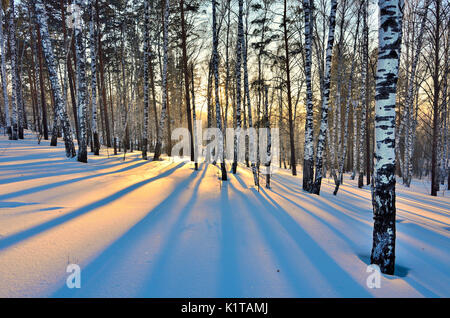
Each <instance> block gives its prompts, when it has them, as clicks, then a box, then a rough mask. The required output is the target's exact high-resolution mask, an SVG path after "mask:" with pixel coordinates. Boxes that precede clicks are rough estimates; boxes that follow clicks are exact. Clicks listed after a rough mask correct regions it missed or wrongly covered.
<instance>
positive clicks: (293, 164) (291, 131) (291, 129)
mask: <svg viewBox="0 0 450 318" xmlns="http://www.w3.org/2000/svg"><path fill="white" fill-rule="evenodd" d="M305 14H306V13H305ZM305 25H306V24H305ZM283 31H284V33H283V34H284V49H285V54H286V56H285V60H284V61H285V64H286V87H287V100H288V114H289V139H290V146H291V147H290V150H291V169H292V175H293V176H296V175H297V161H296V159H295V140H294V121H293V116H292V97H291V72H290V66H289V41H288V30H287V0H284V10H283ZM311 168H312V167H311ZM311 179H312V175H311ZM311 182H312V180H311Z"/></svg>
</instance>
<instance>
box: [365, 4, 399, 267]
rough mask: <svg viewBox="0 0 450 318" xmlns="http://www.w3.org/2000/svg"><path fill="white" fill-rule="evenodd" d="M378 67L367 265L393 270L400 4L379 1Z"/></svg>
mask: <svg viewBox="0 0 450 318" xmlns="http://www.w3.org/2000/svg"><path fill="white" fill-rule="evenodd" d="M378 6H379V8H380V11H379V29H378V41H379V44H378V65H377V76H376V97H375V169H374V186H373V189H372V192H373V193H372V203H373V213H374V228H373V245H372V253H371V257H370V262H371V263H372V264H377V265H378V266H379V267H380V269H381V272H382V273H385V274H389V275H393V274H394V269H395V98H396V91H397V79H398V65H399V58H400V47H401V34H402V27H401V25H402V23H401V21H402V11H403V1H402V0H387V1H381V0H379V1H378Z"/></svg>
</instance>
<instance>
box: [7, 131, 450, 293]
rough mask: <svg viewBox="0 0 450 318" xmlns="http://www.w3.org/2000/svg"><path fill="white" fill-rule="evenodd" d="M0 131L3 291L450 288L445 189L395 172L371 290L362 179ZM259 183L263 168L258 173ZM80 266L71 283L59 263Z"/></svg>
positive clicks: (449, 200) (366, 191) (368, 209)
mask: <svg viewBox="0 0 450 318" xmlns="http://www.w3.org/2000/svg"><path fill="white" fill-rule="evenodd" d="M63 147H64V146H63V143H62V141H61V140H59V141H58V147H50V146H49V142H48V141H42V142H41V144H40V145H38V144H37V140H36V137H35V136H34V135H32V134H27V135H26V139H25V140H21V141H8V140H7V138H6V137H5V136H1V137H0V286H1V288H0V297H47V296H50V297H374V296H375V297H423V296H425V297H449V296H450V196H449V192H444V191H441V192H439V196H438V197H431V196H429V195H428V194H427V193H428V191H429V188H430V186H429V181H423V180H422V181H420V180H414V182H413V184H412V186H411V188H410V189H408V188H405V187H404V186H403V185H401V184H400V182H399V183H398V185H397V246H396V254H397V255H396V275H395V276H385V275H382V277H381V286H380V288H378V289H370V288H368V287H367V285H366V280H367V277H368V276H369V275H370V273H367V272H366V269H367V265H368V263H369V255H370V250H371V244H372V225H373V221H372V205H371V199H370V197H371V194H370V188H369V187H367V186H366V187H364V188H363V189H358V188H357V186H356V182H357V181H356V180H355V181H352V180H349V176H348V175H345V177H344V185H342V186H341V188H340V190H339V193H338V194H337V196H333V194H332V192H333V189H334V185H333V183H332V180H329V179H326V180H324V182H323V185H322V192H321V195H320V196H317V195H313V194H309V193H305V192H303V191H302V189H301V177H300V176H297V177H293V176H291V175H290V173H289V171H285V170H280V171H279V172H278V173H277V174H275V175H273V177H272V189H271V190H267V189H265V188H264V187H263V186H262V187H261V189H260V190H259V191H258V189H257V188H255V187H254V186H252V176H251V172H250V171H249V170H248V169H247V168H245V167H239V168H238V174H237V175H232V174H229V175H228V176H229V181H227V182H221V181H220V180H219V178H218V175H219V169H218V168H217V167H216V166H214V165H205V164H201V165H200V169H199V171H195V170H194V169H193V164H191V163H182V162H174V161H171V160H170V159H167V158H166V159H165V160H163V161H158V162H152V161H143V160H141V157H140V152H133V153H129V154H127V155H126V158H125V160H123V159H124V158H123V154H122V155H117V156H113V155H111V154H112V151H111V149H110V150H109V154H108V151H107V150H106V149H102V150H101V155H100V156H98V157H95V156H91V155H90V156H89V163H88V164H83V163H79V162H77V161H76V158H74V159H70V160H68V159H66V158H65V153H64V148H63ZM261 184H262V185H264V180H262V181H261ZM71 263H75V264H79V265H80V267H81V288H80V289H69V288H67V286H66V278H67V276H68V275H69V274H70V273H67V272H66V267H67V264H71Z"/></svg>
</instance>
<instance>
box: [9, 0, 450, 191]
mask: <svg viewBox="0 0 450 318" xmlns="http://www.w3.org/2000/svg"><path fill="white" fill-rule="evenodd" d="M1 9H2V10H1V22H2V23H1V26H2V28H1V30H0V31H1V32H0V36H1V39H0V42H1V57H2V72H1V75H2V92H3V94H2V103H3V107H1V113H0V115H1V123H2V125H3V126H4V127H5V131H6V132H7V133H8V134H9V136H10V138H12V139H17V138H19V139H20V138H23V134H24V133H23V131H24V129H32V130H33V131H36V132H37V133H38V134H39V138H43V139H46V140H47V139H51V145H56V144H57V137H58V136H64V141H65V145H66V151H67V155H68V156H74V155H75V153H76V152H75V147H74V141H73V140H75V139H76V143H77V144H78V160H79V161H82V162H87V160H88V148H89V147H90V151H91V152H92V153H93V154H94V155H97V154H99V149H100V147H112V148H113V151H114V153H115V154H117V153H119V152H121V151H122V152H127V151H133V150H135V149H139V150H142V152H143V158H144V159H147V156H148V155H147V153H148V152H152V153H154V158H155V159H158V158H159V157H160V155H161V154H162V153H164V152H165V153H167V154H168V155H170V151H171V148H172V140H171V138H170V137H171V133H170V132H171V131H172V130H173V128H175V127H180V126H184V127H188V129H189V131H190V132H191V136H192V139H191V145H192V146H194V143H195V144H196V141H194V135H195V133H194V128H195V127H193V120H195V119H202V118H204V119H205V120H204V122H205V126H207V127H218V128H220V129H222V130H224V129H226V128H227V127H236V128H239V129H246V128H249V127H253V128H262V127H279V128H280V146H281V152H280V153H281V156H280V158H279V162H277V163H273V162H272V164H278V165H280V166H281V167H284V168H289V169H291V170H292V173H293V174H294V175H296V174H297V165H298V164H301V166H302V169H303V187H304V189H305V190H307V191H310V192H313V193H317V194H319V193H320V185H321V180H322V178H323V176H325V175H326V174H327V173H329V174H330V175H331V176H332V177H333V179H334V181H335V184H336V190H335V193H337V191H338V189H339V185H340V184H341V183H342V181H343V174H344V173H345V172H351V176H352V178H358V181H359V182H358V184H359V186H360V187H362V186H363V185H364V183H366V184H370V183H371V181H372V180H371V175H372V174H373V170H374V161H373V158H374V154H375V151H374V150H375V146H376V144H375V134H374V131H375V102H376V92H375V90H376V66H377V56H378V46H377V43H378V32H377V27H378V21H375V20H374V19H373V18H371V17H372V16H373V13H374V12H375V11H376V10H378V6H377V4H376V3H375V2H373V3H372V2H370V1H368V0H341V1H322V0H320V1H311V0H305V1H292V0H289V1H288V0H282V1H272V0H233V1H231V0H220V1H217V0H216V1H212V0H204V1H200V0H185V1H167V0H157V1H150V0H148V1H146V0H140V1H138V0H133V1H132V0H114V1H105V0H86V1H82V0H46V1H43V0H27V1H20V2H19V1H16V2H14V1H11V0H10V1H5V0H3V1H2V8H1ZM448 21H449V3H448V2H446V1H442V0H412V1H408V2H406V3H405V4H404V9H403V19H402V26H401V29H402V31H403V32H402V37H401V40H402V46H401V57H400V65H399V79H398V89H397V95H396V96H397V97H396V98H397V102H396V106H397V116H396V119H395V121H396V125H395V130H396V134H395V136H396V137H395V144H396V148H395V149H396V158H397V162H396V174H397V175H399V176H400V177H401V178H402V181H403V183H404V184H405V185H406V186H409V185H410V183H411V178H412V177H413V176H417V177H420V178H421V177H424V176H428V175H431V180H432V190H431V193H432V194H433V195H436V193H437V191H438V190H439V183H442V184H443V183H444V182H445V180H446V179H447V178H449V176H450V174H449V168H448V153H449V152H448V147H449V143H448V117H449V112H448V111H447V109H448V92H447V91H448V60H449V57H448V54H449V53H448V52H449V42H450V41H449V23H448ZM237 140H238V139H237V138H235V141H234V142H235V145H236V144H237ZM222 142H224V141H222ZM249 146H251V145H249ZM193 148H194V147H193ZM236 148H237V147H236ZM258 151H259V149H258ZM191 155H192V156H193V152H192V153H191ZM192 159H193V157H192ZM246 162H247V165H248V166H252V167H253V171H254V173H255V175H256V174H257V170H258V169H259V164H260V163H259V162H253V163H252V162H250V161H249V160H248V158H247V160H246ZM236 169H237V158H236V155H235V160H233V162H232V172H234V173H235V172H236ZM225 174H226V170H225V168H224V169H223V175H224V177H225ZM255 182H256V183H258V182H259V181H258V179H257V178H255Z"/></svg>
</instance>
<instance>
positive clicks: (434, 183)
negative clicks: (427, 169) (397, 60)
mask: <svg viewBox="0 0 450 318" xmlns="http://www.w3.org/2000/svg"><path fill="white" fill-rule="evenodd" d="M434 5H435V12H434V15H435V18H436V22H435V24H434V26H433V33H434V34H433V35H434V36H433V40H434V43H433V46H434V47H433V49H434V56H433V60H434V61H433V62H434V63H433V70H432V73H433V74H432V81H433V126H432V127H433V132H432V134H433V137H432V138H433V139H432V150H431V195H432V196H437V192H438V191H439V171H438V169H439V168H438V139H439V124H440V120H439V108H440V103H439V95H440V78H439V77H440V76H439V75H440V59H441V55H440V46H441V39H440V32H441V31H440V28H441V23H442V21H441V0H435V1H434Z"/></svg>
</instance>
